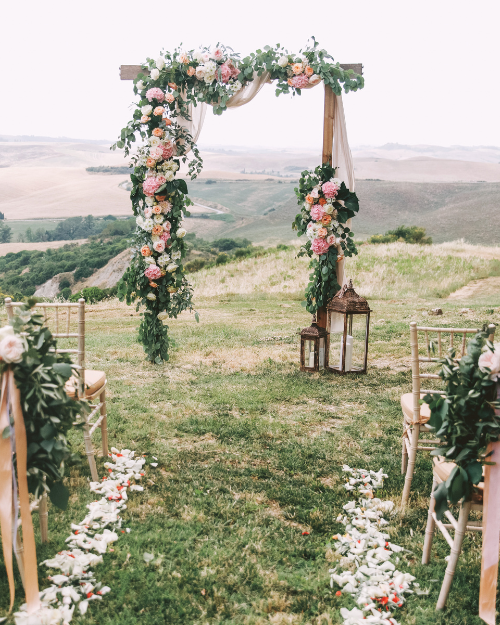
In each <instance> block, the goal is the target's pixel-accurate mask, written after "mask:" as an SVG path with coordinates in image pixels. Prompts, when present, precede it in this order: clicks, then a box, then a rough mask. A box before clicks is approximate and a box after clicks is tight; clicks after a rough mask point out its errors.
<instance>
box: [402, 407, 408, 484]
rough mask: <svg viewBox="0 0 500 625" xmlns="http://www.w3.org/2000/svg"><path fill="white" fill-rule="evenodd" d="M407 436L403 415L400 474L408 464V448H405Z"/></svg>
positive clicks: (404, 471) (403, 472)
mask: <svg viewBox="0 0 500 625" xmlns="http://www.w3.org/2000/svg"><path fill="white" fill-rule="evenodd" d="M407 436H408V431H407V429H406V419H405V417H404V415H403V449H402V451H401V475H404V474H405V473H406V468H407V466H408V450H407V449H406V438H407Z"/></svg>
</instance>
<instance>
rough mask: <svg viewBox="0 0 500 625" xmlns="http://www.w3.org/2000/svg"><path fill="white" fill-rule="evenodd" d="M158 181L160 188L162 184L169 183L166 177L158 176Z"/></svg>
mask: <svg viewBox="0 0 500 625" xmlns="http://www.w3.org/2000/svg"><path fill="white" fill-rule="evenodd" d="M156 180H157V181H158V187H161V185H162V184H165V183H166V182H167V179H166V178H165V176H156Z"/></svg>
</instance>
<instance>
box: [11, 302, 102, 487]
mask: <svg viewBox="0 0 500 625" xmlns="http://www.w3.org/2000/svg"><path fill="white" fill-rule="evenodd" d="M20 306H23V304H22V303H21V302H13V301H12V300H11V298H10V297H7V298H6V299H5V308H6V310H7V316H8V318H9V319H12V317H13V316H14V314H15V313H14V309H15V308H16V307H17V308H18V307H20ZM36 308H37V309H41V310H42V311H43V315H44V318H45V323H46V324H47V325H48V322H49V321H50V322H52V321H53V322H54V328H52V329H53V332H52V334H53V336H54V338H56V339H58V342H59V340H60V339H69V340H71V341H73V342H74V341H75V340H76V341H77V347H76V349H75V348H71V349H69V348H68V349H63V348H60V347H59V346H58V347H57V349H56V353H60V354H72V355H73V356H74V357H76V363H75V372H76V375H75V376H72V378H70V380H68V382H67V384H66V392H67V394H68V395H69V396H70V397H76V396H78V397H79V398H80V399H84V400H86V401H87V402H88V403H89V405H90V412H89V414H88V415H82V416H83V418H84V427H83V440H84V443H85V454H86V456H87V459H88V462H89V465H90V473H91V475H92V480H93V481H94V482H98V481H99V476H98V474H97V467H96V463H95V457H94V449H93V447H92V440H91V437H92V435H93V434H94V432H95V431H96V429H97V428H98V427H99V428H100V429H101V438H102V455H103V456H104V457H105V458H107V456H108V424H107V417H106V374H105V373H104V371H96V370H92V369H86V368H85V300H84V299H79V300H78V303H74V304H73V303H54V304H52V303H45V302H42V303H40V304H37V305H36ZM51 312H53V313H54V318H53V319H52V318H50V317H49V315H50V314H51ZM73 312H75V313H76V314H75V315H72V313H73ZM74 323H76V324H77V328H76V331H74V327H72V324H73V325H74ZM95 400H97V403H94V402H95ZM98 414H99V416H97V415H98ZM94 418H95V421H93V419H94Z"/></svg>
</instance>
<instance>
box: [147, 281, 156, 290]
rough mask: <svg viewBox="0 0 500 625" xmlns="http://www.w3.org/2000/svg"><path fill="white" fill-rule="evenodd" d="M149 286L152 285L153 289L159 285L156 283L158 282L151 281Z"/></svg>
mask: <svg viewBox="0 0 500 625" xmlns="http://www.w3.org/2000/svg"><path fill="white" fill-rule="evenodd" d="M149 286H152V287H153V289H157V288H158V285H157V284H156V282H150V283H149Z"/></svg>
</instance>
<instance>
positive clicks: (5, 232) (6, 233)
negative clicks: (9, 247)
mask: <svg viewBox="0 0 500 625" xmlns="http://www.w3.org/2000/svg"><path fill="white" fill-rule="evenodd" d="M1 219H2V221H0V243H10V242H11V240H12V228H11V227H10V226H8V225H7V224H6V223H5V221H4V220H3V217H2V218H1Z"/></svg>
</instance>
